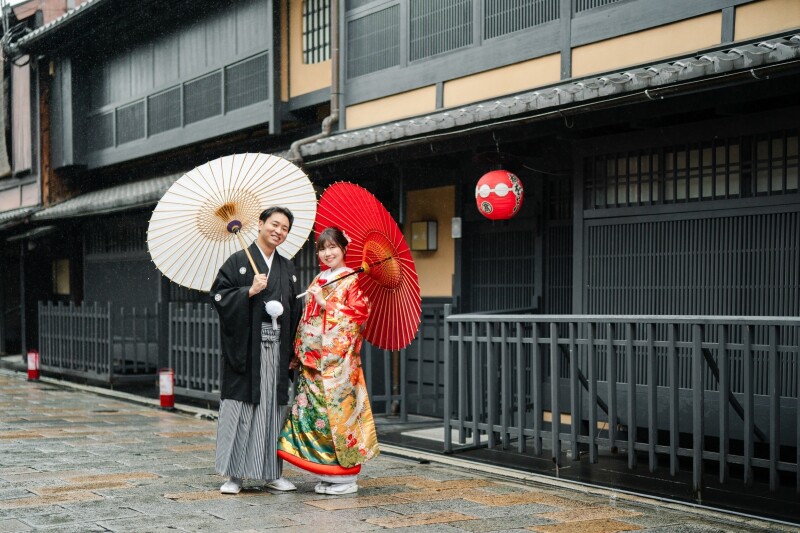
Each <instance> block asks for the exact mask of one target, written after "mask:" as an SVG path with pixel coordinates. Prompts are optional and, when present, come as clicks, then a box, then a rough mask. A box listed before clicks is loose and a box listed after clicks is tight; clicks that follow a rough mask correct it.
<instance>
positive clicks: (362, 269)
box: [296, 255, 392, 298]
mask: <svg viewBox="0 0 800 533" xmlns="http://www.w3.org/2000/svg"><path fill="white" fill-rule="evenodd" d="M391 258H392V256H391V255H390V256H388V257H384V258H383V259H381V260H380V261H375V262H374V263H371V264H366V263H362V266H360V267H358V268H357V269H355V270H353V271H352V272H348V273H347V274H342V275H341V276H339V277H337V278H334V279H332V280H330V281H328V282H327V283H325V284H323V285H321V287H327V286H328V285H330V284H331V283H336V282H337V281H342V280H343V279H344V278H347V277H350V276H355V275H356V274H361V273H362V272H365V271H369V269H370V268H372V267H374V266H377V265H380V264H381V263H385V262H386V261H388V260H389V259H391ZM307 293H308V291H305V292H301V293H300V294H298V295H297V296H296V298H302V297H303V296H305V295H306V294H307Z"/></svg>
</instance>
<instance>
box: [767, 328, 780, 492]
mask: <svg viewBox="0 0 800 533" xmlns="http://www.w3.org/2000/svg"><path fill="white" fill-rule="evenodd" d="M777 330H778V326H770V327H769V364H768V368H769V490H773V491H774V490H777V489H778V461H779V460H780V442H781V421H780V401H781V398H780V394H781V375H780V369H781V365H780V361H779V360H778V358H779V357H780V355H779V354H778V346H777V344H778V339H777V337H778V331H777Z"/></svg>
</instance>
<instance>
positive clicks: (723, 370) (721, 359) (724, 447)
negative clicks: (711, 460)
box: [717, 324, 730, 483]
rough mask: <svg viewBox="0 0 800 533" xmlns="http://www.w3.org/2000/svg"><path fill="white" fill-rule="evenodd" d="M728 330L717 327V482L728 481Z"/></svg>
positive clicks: (723, 327) (723, 326) (725, 327)
mask: <svg viewBox="0 0 800 533" xmlns="http://www.w3.org/2000/svg"><path fill="white" fill-rule="evenodd" d="M728 363H729V362H728V329H727V326H725V325H724V324H721V325H720V326H719V345H718V348H717V365H718V366H719V482H720V483H725V482H726V481H728V449H729V446H728V438H729V437H730V435H729V432H730V425H729V423H728V405H729V402H728V394H729V392H730V374H729V371H728V368H729V364H728Z"/></svg>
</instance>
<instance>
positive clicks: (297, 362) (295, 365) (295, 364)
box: [289, 356, 300, 370]
mask: <svg viewBox="0 0 800 533" xmlns="http://www.w3.org/2000/svg"><path fill="white" fill-rule="evenodd" d="M298 368H300V359H298V358H297V356H295V357H292V360H291V361H290V362H289V370H296V369H298Z"/></svg>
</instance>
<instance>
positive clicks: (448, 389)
mask: <svg viewBox="0 0 800 533" xmlns="http://www.w3.org/2000/svg"><path fill="white" fill-rule="evenodd" d="M450 309H451V306H450V304H444V317H445V319H444V346H443V350H442V357H443V358H444V413H443V415H444V417H443V418H444V452H445V453H450V452H452V451H453V442H452V438H451V435H450V427H451V426H450V417H451V416H452V410H453V408H452V406H451V403H452V395H453V363H452V361H451V360H450V357H451V354H450V322H448V321H447V317H448V316H449V315H450ZM459 394H460V392H459Z"/></svg>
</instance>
